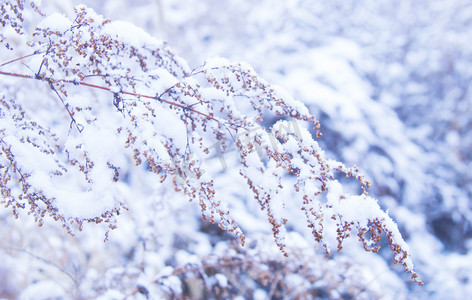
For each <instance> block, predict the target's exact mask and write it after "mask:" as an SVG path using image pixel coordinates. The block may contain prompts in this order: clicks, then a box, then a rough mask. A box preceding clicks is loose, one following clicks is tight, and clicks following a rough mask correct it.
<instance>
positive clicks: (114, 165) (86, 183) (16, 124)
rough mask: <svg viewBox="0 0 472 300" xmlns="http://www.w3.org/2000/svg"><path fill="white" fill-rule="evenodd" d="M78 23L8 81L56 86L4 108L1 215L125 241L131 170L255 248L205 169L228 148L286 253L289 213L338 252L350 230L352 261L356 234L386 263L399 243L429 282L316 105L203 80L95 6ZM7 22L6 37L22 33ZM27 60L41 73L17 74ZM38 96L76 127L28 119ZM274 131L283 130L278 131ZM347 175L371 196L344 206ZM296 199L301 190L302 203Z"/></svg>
mask: <svg viewBox="0 0 472 300" xmlns="http://www.w3.org/2000/svg"><path fill="white" fill-rule="evenodd" d="M14 3H16V2H14ZM20 3H22V2H21V1H20ZM1 9H2V11H4V10H6V9H9V10H12V9H13V10H15V9H16V10H17V12H18V13H17V14H16V15H17V16H20V17H17V19H16V21H15V22H22V21H23V19H22V18H21V14H20V11H21V9H22V7H20V6H16V4H13V2H11V1H6V2H3V3H2V8H1ZM75 14H76V16H75V19H74V20H69V19H67V18H66V17H64V16H63V15H60V14H53V15H51V16H49V17H47V18H45V19H43V20H42V21H41V22H40V24H39V25H38V26H37V28H36V29H35V30H34V33H33V38H32V40H31V41H30V42H29V43H28V45H29V46H30V47H31V50H32V51H31V52H32V53H33V54H31V55H27V56H24V57H21V58H18V59H14V60H11V61H9V62H5V63H3V64H2V66H1V68H0V74H1V75H3V76H5V77H8V78H17V81H15V83H14V84H18V89H21V88H22V85H23V82H24V81H29V82H33V80H34V81H36V83H39V84H40V85H41V86H43V89H42V90H41V89H38V90H37V91H32V92H30V93H31V94H32V95H34V96H30V97H29V100H27V101H25V100H24V99H16V97H17V96H16V94H15V92H12V90H13V91H16V89H8V90H5V92H3V91H2V93H4V94H3V95H0V96H1V97H2V98H1V101H0V122H1V123H0V124H1V126H0V137H1V141H0V145H1V153H0V172H1V191H2V200H1V202H2V204H4V205H5V206H6V207H10V208H11V209H12V210H13V213H14V214H15V216H17V215H18V210H19V209H20V208H21V209H23V208H25V209H29V210H30V213H31V214H32V215H33V216H34V218H35V219H36V220H37V221H38V222H39V224H41V220H42V218H43V217H44V216H46V215H50V216H52V217H53V218H54V219H56V220H59V221H61V222H62V223H63V224H64V226H65V227H66V228H67V229H68V230H69V231H70V232H73V228H74V226H75V225H77V226H78V229H79V230H80V229H81V227H82V223H83V222H93V223H100V222H107V223H108V224H109V227H110V228H114V227H115V226H116V224H115V216H116V215H118V214H119V212H120V209H122V208H123V207H125V199H121V198H120V193H119V189H118V187H117V185H118V183H119V181H120V178H121V173H120V172H121V170H123V169H126V165H127V159H128V158H131V159H132V160H134V163H135V164H136V165H140V164H145V165H146V166H147V168H148V170H149V171H150V172H153V173H155V174H157V175H158V176H160V180H161V182H164V181H169V182H171V183H172V184H173V186H174V188H175V190H176V191H177V192H183V193H184V194H185V195H187V197H188V198H189V199H190V200H191V201H197V202H198V203H199V205H200V209H201V212H202V216H203V219H207V220H209V221H210V222H213V223H218V224H219V225H220V227H221V228H223V229H224V230H226V231H228V232H231V233H233V234H234V235H235V236H238V237H239V238H240V241H241V243H242V244H244V234H243V231H242V229H241V228H240V227H239V225H238V224H237V223H236V222H235V221H234V219H233V217H232V215H231V214H232V212H231V211H230V210H229V209H228V208H227V207H228V203H225V202H224V200H223V198H224V197H222V195H220V194H218V193H217V190H216V188H215V184H214V179H215V178H214V177H213V176H214V175H212V174H211V172H207V170H205V168H204V166H203V162H204V160H205V157H206V155H208V153H209V151H210V148H211V147H213V146H214V145H215V144H217V145H218V146H217V147H218V149H219V150H220V151H221V153H225V151H227V150H228V147H229V146H230V145H232V146H234V147H235V149H236V152H237V156H238V157H239V160H240V165H239V168H240V170H239V173H240V174H241V176H243V178H244V179H245V181H246V182H247V186H248V188H249V189H250V190H251V191H252V193H253V197H254V200H255V201H257V203H258V204H259V207H260V209H261V210H262V211H263V212H265V213H266V215H267V221H268V222H269V223H270V224H271V226H272V231H273V235H274V239H275V242H276V244H277V246H278V247H279V248H280V250H281V251H282V252H283V253H284V254H286V255H287V253H286V251H285V247H286V244H285V241H284V232H285V226H284V225H285V224H286V223H287V222H290V220H287V218H286V216H285V215H284V209H283V208H284V206H286V205H299V206H300V209H301V210H302V211H303V213H304V215H305V217H306V221H307V226H308V227H309V228H310V229H311V231H312V234H313V236H314V238H315V240H316V241H318V242H320V243H322V244H323V245H324V246H325V248H326V251H327V252H329V245H328V242H327V240H326V238H325V235H326V231H327V230H330V229H329V228H336V229H335V231H336V232H335V234H336V236H337V240H338V246H337V248H338V250H341V248H342V242H343V240H344V239H346V238H347V237H348V236H350V235H351V234H352V233H354V234H357V236H358V238H359V240H360V241H361V243H362V244H363V245H364V248H365V250H366V251H377V250H378V249H379V241H380V237H381V235H382V234H385V235H386V236H387V237H388V239H389V241H390V247H391V249H392V250H393V252H394V261H395V263H400V264H403V265H404V266H405V270H407V271H409V272H411V274H412V278H413V280H414V281H417V279H416V277H417V276H416V274H415V273H414V271H413V264H412V262H411V258H410V256H409V253H408V246H407V245H406V244H405V242H404V241H403V239H402V238H401V235H400V233H399V231H398V228H397V226H396V224H395V223H394V222H393V220H392V219H391V218H390V217H389V216H388V215H387V214H386V213H385V212H383V211H382V210H381V209H380V207H379V205H378V204H377V201H376V200H375V199H372V198H370V197H369V196H367V188H368V186H369V183H368V182H367V181H366V180H365V179H364V177H363V176H362V174H360V172H359V170H358V169H357V168H356V167H353V168H348V167H346V166H344V165H343V164H342V163H339V162H336V161H332V160H329V159H327V158H326V155H325V153H324V151H323V150H322V149H321V148H320V147H319V145H318V143H317V142H316V140H315V138H314V137H313V135H312V134H311V133H310V131H309V130H307V129H305V125H306V124H309V126H310V127H311V128H312V129H313V131H314V132H315V135H316V136H317V137H319V136H321V134H320V132H319V128H320V125H319V123H318V121H317V120H316V119H315V117H314V116H312V115H310V113H309V111H308V109H307V108H306V107H305V106H304V105H303V104H301V103H299V102H297V101H295V100H293V99H292V98H291V97H290V96H289V95H287V94H286V93H284V92H283V91H281V90H280V89H278V88H276V87H273V86H271V85H270V84H269V83H267V82H265V81H264V80H263V79H261V78H260V77H259V76H258V75H257V74H256V73H255V72H254V70H252V68H251V67H250V66H247V65H245V64H231V63H228V62H227V61H225V60H223V59H215V60H212V61H210V62H207V63H206V64H204V65H203V66H201V67H200V68H197V69H195V70H190V69H189V67H188V66H187V65H186V63H185V61H184V60H183V59H181V58H179V57H177V56H176V55H175V54H173V53H172V51H171V50H170V49H169V48H168V47H167V46H166V45H165V44H164V43H162V42H160V41H158V40H155V39H153V38H152V37H150V36H149V35H147V34H146V33H145V32H144V31H142V30H141V29H139V28H136V27H134V26H132V25H131V24H125V23H123V22H112V21H110V20H108V19H104V18H103V17H101V16H99V15H97V14H96V13H95V12H94V11H93V10H91V9H88V8H86V7H85V6H78V7H76V9H75ZM1 18H2V25H3V29H5V26H6V24H17V23H15V22H13V23H12V21H11V19H8V17H6V16H5V15H3V14H2V17H1ZM8 20H10V23H7V21H8ZM18 24H21V23H18ZM11 26H13V28H18V29H19V30H20V29H21V25H18V26H17V27H14V26H16V25H11ZM4 39H5V35H2V43H5V42H6V43H7V44H6V45H7V47H8V41H4ZM18 61H22V62H23V63H26V64H27V65H28V68H29V69H30V70H32V71H33V72H34V74H31V73H29V74H28V73H21V72H18V71H16V69H15V67H16V66H17V62H18ZM29 79H31V80H29ZM12 82H13V81H12ZM99 91H101V92H104V93H105V94H103V93H98V92H99ZM41 93H43V94H41ZM94 93H95V94H94ZM314 96H316V95H314ZM33 97H42V98H47V99H49V100H50V101H54V100H52V99H54V98H56V100H57V101H56V102H55V103H56V104H57V105H59V107H60V108H61V110H62V112H63V113H64V112H65V114H63V115H62V117H59V116H58V117H57V119H55V120H54V121H53V122H52V121H50V120H49V121H47V120H44V119H41V118H39V119H38V120H37V119H36V118H35V116H36V113H35V111H34V110H28V106H29V105H32V104H31V102H33V100H32V99H33ZM48 97H49V98H48ZM43 101H44V100H43ZM20 102H21V104H20ZM57 105H56V106H57ZM64 116H65V117H64ZM267 118H272V119H274V120H278V121H277V122H276V123H275V124H273V125H267V124H268V123H267V122H265V120H267ZM41 122H43V124H40V123H41ZM44 122H46V123H44ZM53 123H54V124H55V125H53ZM57 123H59V125H57ZM60 128H69V131H68V133H67V134H66V136H65V137H64V136H59V135H60V133H59V132H60ZM56 131H58V132H56ZM337 174H343V175H344V176H346V177H348V178H354V179H355V180H357V181H358V185H359V187H360V188H361V190H362V191H363V192H362V194H361V195H355V196H352V195H349V194H347V193H344V192H343V190H342V186H341V185H340V184H339V182H338V181H337V180H336V179H335V178H336V176H337ZM282 189H289V190H291V194H293V199H290V202H288V199H285V198H284V197H283V196H282V195H281V193H280V191H281V190H282ZM297 201H298V202H297ZM297 203H298V204H297ZM333 226H334V227H333Z"/></svg>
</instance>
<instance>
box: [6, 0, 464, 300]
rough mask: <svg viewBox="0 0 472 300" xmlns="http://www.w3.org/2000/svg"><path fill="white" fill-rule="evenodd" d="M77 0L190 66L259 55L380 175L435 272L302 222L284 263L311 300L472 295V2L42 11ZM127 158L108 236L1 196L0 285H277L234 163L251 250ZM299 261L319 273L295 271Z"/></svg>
mask: <svg viewBox="0 0 472 300" xmlns="http://www.w3.org/2000/svg"><path fill="white" fill-rule="evenodd" d="M77 4H85V5H87V6H89V7H92V8H93V9H95V11H96V12H97V13H99V14H102V15H104V16H105V17H108V18H111V19H112V20H124V21H128V22H130V23H133V24H135V25H137V26H139V27H142V28H143V29H145V30H146V31H147V32H148V33H150V34H152V35H153V36H154V37H156V38H158V39H162V40H166V41H168V45H169V46H170V48H171V49H173V51H174V52H175V53H176V54H177V55H179V56H180V57H183V58H184V59H186V60H187V61H188V63H189V64H190V66H191V67H192V68H193V67H197V66H200V65H202V64H203V63H204V62H205V60H207V59H210V58H213V57H224V58H227V59H228V60H230V61H234V62H239V61H244V62H247V63H249V64H250V65H252V66H253V67H254V69H255V70H256V72H258V74H259V75H261V76H262V77H263V78H265V79H266V80H267V81H269V82H271V83H273V84H277V85H279V86H281V87H283V88H284V89H286V90H287V91H288V92H289V93H290V94H291V95H293V96H294V97H295V98H296V99H298V100H300V101H302V102H304V103H305V104H306V105H307V106H308V107H309V109H310V111H311V113H313V114H314V115H315V116H316V117H317V118H318V119H319V120H320V123H321V126H322V132H323V137H322V138H320V139H319V143H320V145H321V146H322V147H323V149H324V150H325V151H327V154H328V155H329V156H330V157H332V158H333V159H336V160H339V161H343V162H344V163H345V164H346V165H354V164H356V165H358V166H359V167H360V169H361V170H362V171H363V172H364V173H365V174H366V175H367V177H368V179H369V180H370V181H371V182H372V188H371V189H370V195H372V196H374V197H375V198H377V199H379V202H380V204H381V206H382V207H383V208H384V209H386V210H388V211H389V214H390V215H391V216H392V217H393V218H394V219H395V220H396V222H397V223H398V225H399V228H400V230H401V232H402V234H403V235H404V238H405V239H406V240H407V242H408V243H409V245H410V248H411V254H412V256H413V260H414V262H415V267H416V271H417V272H418V273H419V275H420V277H421V279H422V280H423V281H424V283H425V285H424V286H423V287H419V286H416V285H415V284H413V283H411V282H410V281H409V278H408V276H407V275H404V274H402V273H401V271H402V268H401V267H393V266H391V265H390V264H391V256H390V255H391V254H390V252H389V251H385V252H382V251H381V252H380V253H379V254H368V253H365V252H364V251H363V249H362V247H361V245H359V243H358V242H357V241H353V242H352V245H351V244H349V243H347V244H346V245H345V247H344V250H343V252H341V253H339V254H334V255H333V256H332V257H329V258H325V257H324V253H323V252H322V250H320V248H319V247H317V246H316V245H315V244H314V242H313V241H312V237H311V236H310V235H309V234H306V232H305V230H304V229H303V228H304V227H305V220H303V221H301V222H300V223H301V224H293V228H291V230H293V232H292V233H291V234H290V235H289V241H288V243H291V245H292V246H293V248H294V249H299V252H300V256H299V257H298V261H297V259H295V258H293V259H292V260H291V261H290V262H288V263H286V265H285V266H283V267H281V268H282V269H283V270H284V271H283V272H280V274H283V276H286V278H284V280H286V281H287V282H286V283H285V284H287V285H288V286H290V284H292V286H295V285H297V284H300V283H303V284H308V285H307V286H304V287H303V288H304V291H311V292H310V293H306V294H304V296H305V297H308V298H307V299H309V298H310V297H313V298H316V297H318V298H325V299H330V298H338V299H343V298H344V299H349V298H360V299H465V298H466V296H467V295H469V296H470V295H472V271H471V270H472V227H471V224H472V203H471V198H472V172H471V168H472V160H471V158H472V131H471V129H472V117H471V116H472V85H471V84H472V47H471V46H470V41H471V40H472V3H471V2H470V1H468V0H452V1H443V0H404V1H393V0H387V1H374V0H361V1H355V0H347V1H346V0H332V1H318V0H261V1H249V0H224V1H221V0H198V1H197V0H185V1H184V0H180V1H179V0H154V1H145V0H139V1H136V0H135V1H131V0H109V1H107V0H103V1H92V0H90V1H85V0H82V1H72V0H70V1H59V0H49V1H48V0H44V1H43V10H44V11H45V12H46V13H52V12H55V11H60V12H62V13H64V14H65V15H66V16H67V15H69V16H70V15H71V12H72V10H73V7H74V6H75V5H77ZM217 167H218V164H215V168H217ZM133 168H134V169H133ZM130 170H131V171H130V172H129V174H130V175H129V176H130V177H129V178H128V180H127V183H124V184H123V187H122V190H123V193H124V196H125V198H126V199H127V204H128V206H129V208H130V209H129V211H127V212H124V213H123V214H122V215H121V216H120V218H119V220H118V226H119V227H118V229H116V230H114V231H112V232H111V233H110V238H109V241H108V242H106V243H103V234H104V229H103V228H101V227H100V226H97V225H93V226H92V225H90V226H86V228H85V230H84V232H82V233H79V234H78V235H77V236H75V237H70V236H68V235H67V233H66V232H65V231H64V230H63V229H62V228H58V227H59V226H58V225H57V224H55V223H54V222H51V223H46V224H45V225H44V226H43V227H42V228H38V227H37V226H36V224H34V222H33V221H32V220H30V219H29V218H26V217H25V218H21V219H20V220H15V219H14V218H12V217H11V212H10V211H9V210H6V209H2V210H0V218H1V219H0V220H1V227H0V236H1V242H0V247H1V248H0V261H1V262H2V263H1V264H0V298H1V297H3V298H6V299H14V298H19V299H62V298H64V299H69V298H71V299H74V298H75V299H91V298H97V297H101V298H102V299H124V298H126V297H127V299H145V298H146V296H149V297H151V298H152V295H162V297H164V296H165V297H169V298H172V297H173V296H172V293H175V291H178V290H179V289H180V292H181V293H183V294H186V295H187V296H189V297H193V298H201V299H203V298H207V297H210V296H211V295H213V296H214V295H217V294H218V293H217V292H215V291H212V292H211V293H210V292H208V291H206V292H201V291H199V289H202V287H199V286H198V285H201V284H202V282H206V284H207V285H208V286H207V287H206V288H207V290H208V289H209V290H211V289H212V288H213V289H214V288H216V287H219V288H220V289H224V288H226V287H228V285H231V286H233V288H234V289H237V290H238V291H239V292H235V293H234V294H235V295H237V294H238V293H239V294H240V295H241V297H243V298H241V299H244V297H245V298H247V299H250V298H254V299H266V298H268V297H269V296H273V295H274V293H272V291H271V284H270V282H271V281H274V280H280V278H279V279H276V276H279V275H277V274H279V273H278V272H277V271H274V270H272V269H271V267H270V264H269V263H267V264H265V262H269V261H270V262H281V261H283V258H281V257H280V256H281V255H280V253H279V252H278V250H277V249H276V247H275V246H274V245H273V241H272V236H271V234H270V228H268V226H267V224H265V223H266V222H265V221H264V220H261V218H260V214H259V212H258V209H257V207H256V206H255V204H251V203H250V202H248V201H245V199H244V197H243V194H242V192H240V186H242V185H243V184H244V183H243V181H242V179H238V178H236V177H233V176H232V175H231V174H229V172H230V170H231V168H229V169H222V171H221V172H222V177H224V178H226V179H225V180H223V181H222V182H223V183H222V184H224V185H225V188H226V190H227V195H225V197H228V198H229V199H232V200H231V201H234V210H236V211H240V213H239V214H238V213H237V212H233V216H235V218H236V220H237V221H238V222H239V223H240V224H241V226H242V228H243V229H244V230H245V232H246V233H248V237H249V239H250V241H249V244H250V245H249V247H248V248H247V249H239V248H238V247H236V246H234V245H233V242H232V237H231V236H230V235H227V234H225V233H223V232H221V231H220V230H219V229H218V228H217V226H213V225H209V224H207V223H202V222H201V215H200V212H199V209H198V207H197V205H196V204H195V203H188V202H187V200H185V199H184V197H182V196H181V195H179V194H176V193H174V192H173V190H172V188H171V187H169V186H166V185H162V186H160V185H158V184H156V179H155V178H153V175H150V174H147V173H146V172H145V170H142V169H140V168H138V167H131V166H130ZM225 172H226V173H225ZM233 198H234V199H233ZM251 205H252V207H251ZM290 209H293V210H296V209H297V207H294V208H288V211H289V212H290ZM251 212H252V214H251ZM251 240H252V241H251ZM256 241H257V243H256ZM385 245H387V244H385ZM242 256H247V257H248V259H249V260H253V261H254V265H257V262H259V263H260V265H258V266H252V267H247V269H244V270H242V269H241V270H239V272H240V273H241V274H242V275H241V274H240V275H238V276H239V277H238V278H232V275H231V274H235V272H236V271H235V270H233V269H231V268H226V269H225V268H217V267H215V268H213V269H214V270H213V271H214V272H215V274H200V275H195V273H196V272H193V271H189V272H188V273H185V272H184V271H182V272H181V273H180V276H167V275H168V274H170V273H172V272H173V271H174V272H175V270H180V269H179V268H192V266H193V267H195V266H196V267H198V266H200V265H201V264H202V263H203V264H218V263H220V264H221V259H222V258H224V257H242ZM264 264H265V265H266V266H267V269H264V268H265V267H264ZM297 264H298V265H299V266H298V267H297ZM301 265H305V266H306V268H307V270H305V271H306V274H309V275H310V276H314V277H316V280H311V281H310V280H308V281H309V282H308V283H307V282H305V281H303V280H302V279H300V278H297V276H298V277H300V276H301V275H300V274H303V273H300V272H298V271H296V270H295V269H296V268H301ZM197 269H198V268H197ZM275 270H277V268H275ZM263 271H265V272H268V273H269V274H271V275H270V276H274V277H270V276H269V277H268V279H266V280H268V281H269V283H264V281H263V280H262V279H260V278H258V277H257V276H256V275H251V272H259V273H261V272H263ZM297 272H298V273H297ZM177 273H178V272H177ZM197 273H198V272H197ZM200 273H204V272H200ZM236 273H237V272H236ZM192 274H193V275H192ZM238 274H239V273H238ZM306 274H305V275H303V276H301V277H305V280H306V276H308V275H306ZM192 276H193V277H192ZM199 276H200V277H202V276H203V277H205V276H207V277H208V278H207V279H206V281H205V280H202V279H201V278H200V277H199ZM234 276H236V275H234ZM244 276H246V277H247V278H246V277H245V279H243V277H244ZM281 276H282V275H281ZM192 278H193V279H192ZM212 280H213V281H212ZM208 282H213V283H208ZM290 282H292V283H290ZM310 284H311V285H310ZM195 285H197V286H195ZM205 293H208V294H205ZM297 295H298V294H297V293H296V291H294V293H293V294H292V295H286V297H288V298H296V297H297ZM300 295H302V294H300ZM214 297H216V296H214ZM223 298H224V296H221V299H223Z"/></svg>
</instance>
